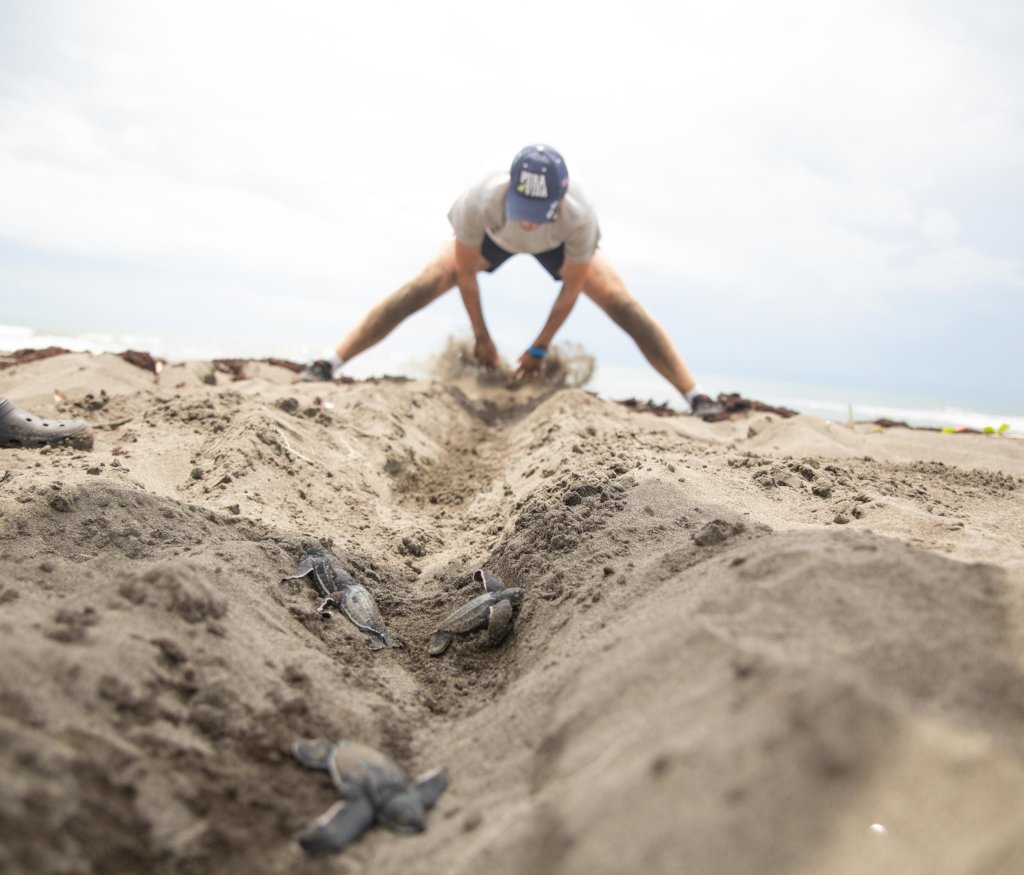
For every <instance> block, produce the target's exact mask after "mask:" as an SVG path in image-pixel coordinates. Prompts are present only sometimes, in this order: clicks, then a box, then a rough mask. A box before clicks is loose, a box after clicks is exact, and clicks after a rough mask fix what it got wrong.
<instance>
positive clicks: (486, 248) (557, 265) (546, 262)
mask: <svg viewBox="0 0 1024 875" xmlns="http://www.w3.org/2000/svg"><path fill="white" fill-rule="evenodd" d="M480 254H481V255H483V257H484V258H486V259H487V263H488V264H489V265H490V267H489V268H487V273H493V272H494V271H496V270H497V269H498V268H499V267H501V266H502V265H503V264H504V263H505V262H506V261H508V260H509V259H510V258H511V257H512V256H513V255H515V253H514V252H506V251H505V250H504V249H502V248H501V247H500V246H499V245H498V244H497V243H495V242H494V241H493V240H492V239H491V237H490V235H489V234H484V242H483V245H482V246H481V247H480ZM533 257H534V258H536V259H537V261H539V262H540V263H541V266H542V267H543V268H544V270H546V271H547V272H548V273H549V274H551V276H552V277H554V278H555V279H556V280H560V279H561V278H562V265H563V264H565V244H564V243H563V244H562V245H561V246H559V247H558V248H557V249H549V250H548V251H547V252H538V253H536V254H535V255H534V256H533Z"/></svg>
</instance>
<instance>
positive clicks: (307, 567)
mask: <svg viewBox="0 0 1024 875" xmlns="http://www.w3.org/2000/svg"><path fill="white" fill-rule="evenodd" d="M307 574H312V575H313V583H314V584H315V585H316V588H317V589H318V590H319V591H320V595H322V596H323V597H324V598H330V596H331V592H332V590H333V589H334V588H335V587H334V564H333V563H332V562H331V559H330V557H329V556H327V555H326V554H324V553H307V554H306V555H305V556H304V557H303V558H302V561H301V562H300V563H299V567H298V568H296V569H295V573H294V574H289V575H288V576H287V577H282V578H281V580H301V579H302V578H303V577H305V576H306V575H307Z"/></svg>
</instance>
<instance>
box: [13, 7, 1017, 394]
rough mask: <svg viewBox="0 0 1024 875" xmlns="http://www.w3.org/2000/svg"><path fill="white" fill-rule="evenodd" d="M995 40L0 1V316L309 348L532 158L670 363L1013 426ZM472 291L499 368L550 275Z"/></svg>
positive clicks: (1013, 212) (988, 17)
mask: <svg viewBox="0 0 1024 875" xmlns="http://www.w3.org/2000/svg"><path fill="white" fill-rule="evenodd" d="M1022 45H1024V4H1022V3H1020V2H1018V0H1008V2H985V0H977V2H968V0H963V2H948V0H946V2H944V0H920V2H912V0H886V2H873V0H857V2H829V0H813V2H797V0H776V2H772V3H760V2H716V3H706V2H700V3H697V2H687V0H683V2H678V0H672V2H655V0H633V2H631V3H628V4H622V3H615V4H606V3H600V2H588V3H582V2H580V3H530V2H527V3H517V4H512V5H501V4H482V3H479V2H452V0H440V2H434V3H423V2H401V3H386V2H384V3H379V4H358V6H357V7H353V6H351V5H350V4H340V3H328V2H323V3H309V2H298V0H289V2H280V3H259V2H252V0H248V2H237V3H228V2H211V0H204V2H191V0H177V2H175V3H157V2H86V0H81V2H46V3H41V2H28V0H24V2H22V0H3V2H0V322H2V323H7V324H15V325H25V326H29V327H31V328H34V329H39V330H46V331H109V332H113V333H132V334H136V335H141V336H145V337H173V338H176V342H177V343H178V345H179V348H183V344H186V341H187V342H189V343H192V344H193V345H194V346H195V347H196V348H197V349H214V350H220V349H223V351H224V353H225V354H228V353H233V352H237V351H241V350H244V351H246V352H250V353H254V354H263V355H290V356H295V355H297V354H299V353H301V352H303V351H305V350H309V351H313V352H319V351H321V350H322V349H324V348H328V347H331V346H333V345H334V343H335V342H336V341H337V340H338V339H340V337H341V335H342V334H343V333H344V332H345V330H346V329H347V328H348V327H350V325H351V323H352V322H353V321H354V320H355V319H357V318H358V317H359V316H360V315H361V314H362V312H363V311H365V309H366V308H367V307H368V306H370V305H371V304H372V303H373V301H374V300H375V299H376V298H378V297H379V296H381V295H383V294H385V293H387V292H389V291H391V290H392V289H394V288H395V287H397V286H398V285H400V284H401V283H402V282H403V281H405V280H406V279H407V278H408V277H409V276H410V275H411V274H412V273H413V272H414V271H415V270H416V269H417V268H418V267H419V266H420V265H421V263H422V262H423V261H424V260H425V259H426V258H427V257H428V256H429V255H430V254H431V253H432V251H433V250H434V249H436V247H437V246H438V245H439V244H440V243H441V242H442V241H443V240H444V239H445V237H446V236H447V235H448V234H449V233H450V228H449V226H448V224H447V221H446V213H447V211H448V207H449V206H450V204H451V202H452V200H454V198H455V197H456V196H457V195H458V194H459V192H460V191H461V189H462V188H463V187H464V186H465V185H467V184H468V183H469V182H471V181H473V180H474V179H476V178H477V177H478V176H479V175H480V174H481V172H483V171H486V170H487V169H488V168H490V167H492V166H498V167H501V166H505V165H507V164H508V163H509V161H510V159H511V157H512V155H513V154H514V153H515V152H516V151H517V150H518V149H519V148H520V147H521V146H522V145H524V144H526V143H528V142H531V141H547V142H550V143H552V144H553V145H555V146H556V147H558V148H559V149H560V150H561V151H562V153H563V155H564V156H565V157H566V162H567V165H568V168H569V172H570V175H571V176H572V175H576V176H578V177H579V178H581V179H585V181H586V183H587V187H588V189H589V190H590V192H591V194H592V195H593V196H594V199H595V201H596V204H597V207H598V211H599V215H600V220H601V226H602V231H603V241H602V246H603V248H604V249H605V251H606V252H607V253H608V254H609V256H610V257H611V258H612V259H613V261H614V262H616V263H617V264H618V266H619V268H620V270H621V271H622V272H623V274H624V275H625V277H626V279H627V282H628V283H629V284H630V286H631V288H632V290H633V292H634V293H635V294H636V295H637V297H638V298H640V299H641V300H642V301H643V302H644V304H645V305H646V306H647V307H648V308H649V309H650V310H651V311H652V312H654V313H655V314H656V315H657V316H658V318H660V319H661V320H662V321H663V322H664V324H665V325H666V327H668V329H669V331H670V333H671V334H672V335H673V336H674V337H675V339H676V341H677V343H678V344H679V346H680V348H681V349H682V351H683V353H684V355H685V356H686V358H687V359H688V361H689V363H690V364H691V366H692V367H693V368H694V369H695V371H697V373H698V375H699V374H700V373H701V372H702V371H710V372H714V373H719V374H736V375H756V376H760V377H764V378H774V379H785V380H793V381H802V382H818V383H828V384H832V385H841V386H851V387H860V388H863V389H869V390H870V389H878V390H883V389H886V390H892V391H902V392H915V393H923V394H930V395H933V396H936V397H940V398H941V397H949V398H950V399H957V400H960V401H964V400H966V401H970V400H971V399H972V398H977V399H978V401H979V402H980V401H999V402H1001V403H1005V404H1012V405H1016V407H1018V408H1020V409H1024V381H1022V379H1021V377H1022V376H1024V368H1022V367H1021V364H1020V337H1021V332H1022V329H1024V89H1022V87H1021V83H1024V52H1022V51H1021V46H1022ZM483 290H484V296H485V297H484V306H485V313H486V315H487V317H488V320H489V322H490V324H491V328H492V332H493V333H494V335H495V339H496V340H497V342H498V345H499V348H500V349H501V351H502V352H503V353H504V354H505V355H506V356H507V357H509V358H514V357H516V356H518V354H519V353H520V352H521V351H522V349H524V348H525V347H526V346H527V345H528V344H529V343H530V341H531V340H532V339H533V337H534V335H535V333H536V332H537V331H538V330H539V328H540V327H541V325H542V324H543V322H544V320H545V317H546V315H547V312H548V309H549V307H550V304H551V302H552V300H553V298H554V295H555V292H556V290H557V286H556V285H555V284H554V283H552V282H551V281H550V280H549V279H548V278H547V277H546V275H545V274H543V273H542V272H541V270H540V269H539V268H537V267H536V266H535V265H534V264H533V263H532V262H530V261H528V260H527V259H526V258H525V257H523V258H519V259H515V260H514V261H513V262H511V263H510V264H508V265H507V266H506V267H504V268H502V270H501V272H499V273H498V274H495V276H494V277H492V278H487V279H486V280H484V281H483ZM467 327H468V323H467V320H466V317H465V315H464V313H463V311H462V309H461V305H460V303H459V301H458V300H457V293H456V294H453V295H450V296H448V299H446V300H443V301H441V302H438V303H437V304H435V305H433V306H432V307H431V308H429V309H428V310H427V311H425V312H424V313H423V314H420V315H419V316H418V317H416V319H415V320H412V321H410V322H409V323H407V324H406V325H405V326H403V328H402V329H400V330H399V331H398V332H396V333H395V334H394V335H392V337H391V338H390V339H389V340H388V341H387V342H386V344H387V347H386V349H385V351H386V352H390V353H392V354H393V353H397V352H403V353H404V352H409V353H410V354H420V353H425V352H429V351H431V350H434V349H436V348H438V347H439V346H440V345H441V343H442V342H443V339H444V337H445V336H447V335H448V334H450V333H453V332H459V331H465V330H466V329H467ZM559 337H560V339H564V340H575V341H578V342H581V343H583V344H584V345H585V346H587V347H588V348H589V349H591V350H592V351H594V352H596V353H597V354H598V356H599V358H600V359H601V360H602V361H605V362H608V363H612V364H622V365H633V364H637V363H639V362H640V361H641V359H640V358H639V356H638V354H637V353H636V351H635V350H634V349H633V347H632V344H631V343H630V342H629V341H628V339H627V338H625V336H624V335H621V334H620V333H619V332H618V330H617V329H616V328H614V327H613V326H611V325H609V324H608V323H607V321H606V320H605V319H604V318H603V317H601V315H600V314H599V313H598V312H597V311H596V310H595V308H594V307H593V306H592V305H590V304H589V302H583V303H581V305H580V306H579V308H578V310H577V311H576V312H575V313H574V314H573V316H572V318H571V319H570V321H569V322H568V323H567V324H566V326H565V327H564V328H563V329H562V332H561V334H560V336H559ZM1007 412H1018V411H1015V410H1008V411H1007Z"/></svg>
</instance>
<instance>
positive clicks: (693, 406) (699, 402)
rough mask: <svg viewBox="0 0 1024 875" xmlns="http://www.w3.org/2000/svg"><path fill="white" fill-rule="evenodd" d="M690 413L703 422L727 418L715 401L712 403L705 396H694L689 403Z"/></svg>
mask: <svg viewBox="0 0 1024 875" xmlns="http://www.w3.org/2000/svg"><path fill="white" fill-rule="evenodd" d="M690 412H691V413H692V414H693V415H694V416H699V417H700V418H701V419H703V420H704V421H705V422H714V421H715V420H717V419H724V418H725V417H726V416H728V414H727V413H726V412H725V408H724V407H723V406H722V405H721V404H719V403H718V402H717V401H712V400H711V399H710V398H709V397H708V396H707V395H694V396H693V401H691V402H690Z"/></svg>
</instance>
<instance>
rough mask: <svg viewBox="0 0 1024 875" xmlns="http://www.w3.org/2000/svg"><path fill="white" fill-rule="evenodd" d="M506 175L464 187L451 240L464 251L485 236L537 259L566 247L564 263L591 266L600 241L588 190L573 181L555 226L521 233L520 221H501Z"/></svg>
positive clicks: (451, 215)
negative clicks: (548, 252)
mask: <svg viewBox="0 0 1024 875" xmlns="http://www.w3.org/2000/svg"><path fill="white" fill-rule="evenodd" d="M508 185H509V174H508V171H507V170H506V171H504V172H499V173H491V174H489V175H488V176H486V177H485V178H484V179H482V180H480V182H478V183H476V184H475V185H472V186H470V187H469V188H467V189H466V190H465V191H464V192H463V193H462V194H461V195H460V196H459V198H458V200H456V201H455V203H454V204H452V208H451V209H450V210H449V211H448V221H449V222H451V223H452V228H454V229H455V236H456V237H457V238H458V239H459V240H461V241H462V242H463V243H465V244H466V245H468V246H480V244H481V243H483V240H484V234H487V235H488V236H490V238H491V239H492V240H493V241H494V242H495V243H497V244H498V245H499V246H500V247H501V248H502V249H504V250H506V251H507V252H527V253H530V254H533V255H535V254H537V253H538V252H547V251H548V250H550V249H557V248H558V247H559V246H561V245H562V244H563V243H564V244H565V257H566V260H567V261H590V259H591V258H593V256H594V252H595V250H596V249H597V241H598V240H600V238H601V229H600V228H599V227H598V224H597V213H596V212H595V211H594V207H593V205H592V204H591V202H590V198H589V197H587V193H586V190H585V189H584V187H583V186H582V185H580V183H579V182H577V181H576V180H575V179H570V180H569V187H568V188H567V189H566V192H565V196H564V197H563V198H562V203H561V204H560V205H559V207H558V215H557V216H556V217H555V221H553V222H546V223H545V224H543V225H538V226H537V227H536V228H534V229H533V230H532V231H524V230H523V229H522V228H521V227H520V226H519V223H518V222H514V221H511V222H510V221H509V220H508V219H507V218H506V216H505V195H506V194H507V193H508Z"/></svg>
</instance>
